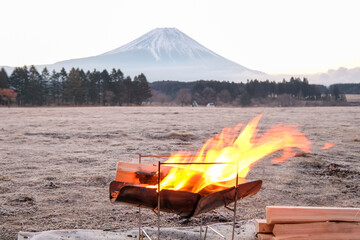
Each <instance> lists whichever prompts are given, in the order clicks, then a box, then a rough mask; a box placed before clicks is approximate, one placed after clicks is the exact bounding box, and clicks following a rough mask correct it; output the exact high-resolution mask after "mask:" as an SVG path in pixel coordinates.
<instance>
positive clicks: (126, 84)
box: [124, 76, 134, 104]
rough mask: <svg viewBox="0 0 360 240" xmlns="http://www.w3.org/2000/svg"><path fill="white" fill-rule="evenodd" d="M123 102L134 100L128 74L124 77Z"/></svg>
mask: <svg viewBox="0 0 360 240" xmlns="http://www.w3.org/2000/svg"><path fill="white" fill-rule="evenodd" d="M124 102H125V103H127V104H130V103H133V102H134V88H133V83H132V81H131V78H130V76H127V77H126V78H125V79H124Z"/></svg>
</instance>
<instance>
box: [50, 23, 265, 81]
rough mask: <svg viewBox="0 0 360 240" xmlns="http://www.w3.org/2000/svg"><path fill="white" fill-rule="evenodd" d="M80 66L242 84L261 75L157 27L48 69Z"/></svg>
mask: <svg viewBox="0 0 360 240" xmlns="http://www.w3.org/2000/svg"><path fill="white" fill-rule="evenodd" d="M62 67H65V69H67V70H69V69H70V68H72V67H79V68H82V69H84V70H93V69H94V68H96V69H98V70H101V69H108V70H111V69H112V68H120V69H121V70H122V71H123V72H124V73H125V74H126V75H131V76H133V75H136V74H139V73H144V74H145V75H146V76H147V78H148V80H149V81H157V80H180V81H193V80H199V79H204V80H213V79H214V80H215V79H216V80H228V81H236V82H239V81H244V80H246V79H250V78H254V77H257V76H264V75H265V74H264V73H261V72H258V71H253V70H250V69H248V68H246V67H243V66H241V65H239V64H237V63H235V62H232V61H230V60H228V59H226V58H224V57H222V56H220V55H218V54H216V53H214V52H212V51H211V50H209V49H207V48H205V47H204V46H202V45H201V44H199V43H198V42H196V41H195V40H193V39H192V38H190V37H189V36H187V35H186V34H184V33H182V32H181V31H179V30H177V29H176V28H157V29H154V30H152V31H150V32H148V33H146V34H144V35H143V36H141V37H139V38H137V39H135V40H134V41H132V42H130V43H128V44H126V45H124V46H122V47H119V48H116V49H114V50H111V51H109V52H106V53H103V54H101V55H98V56H94V57H87V58H80V59H72V60H67V61H62V62H57V63H55V64H53V65H49V66H48V68H50V69H57V70H59V69H61V68H62Z"/></svg>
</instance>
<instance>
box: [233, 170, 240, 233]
mask: <svg viewBox="0 0 360 240" xmlns="http://www.w3.org/2000/svg"><path fill="white" fill-rule="evenodd" d="M238 185H239V166H238V165H237V167H236V186H235V189H237V188H238ZM236 205H237V191H235V201H234V219H233V232H232V238H231V239H232V240H234V239H235V222H236Z"/></svg>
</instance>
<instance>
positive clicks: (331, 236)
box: [271, 233, 360, 240]
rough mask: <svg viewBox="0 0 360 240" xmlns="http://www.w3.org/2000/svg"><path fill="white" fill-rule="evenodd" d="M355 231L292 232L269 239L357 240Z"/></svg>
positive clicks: (357, 236)
mask: <svg viewBox="0 0 360 240" xmlns="http://www.w3.org/2000/svg"><path fill="white" fill-rule="evenodd" d="M359 239H360V236H359V234H357V233H319V234H293V235H282V236H275V237H272V238H271V240H359Z"/></svg>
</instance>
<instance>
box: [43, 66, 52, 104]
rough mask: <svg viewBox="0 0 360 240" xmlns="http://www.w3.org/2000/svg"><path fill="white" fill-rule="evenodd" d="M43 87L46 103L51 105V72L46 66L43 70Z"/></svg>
mask: <svg viewBox="0 0 360 240" xmlns="http://www.w3.org/2000/svg"><path fill="white" fill-rule="evenodd" d="M40 85H41V89H42V95H43V101H44V104H46V105H49V104H50V101H51V94H50V88H51V85H50V73H49V71H48V70H47V68H46V67H45V68H44V69H43V70H42V72H41V83H40Z"/></svg>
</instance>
